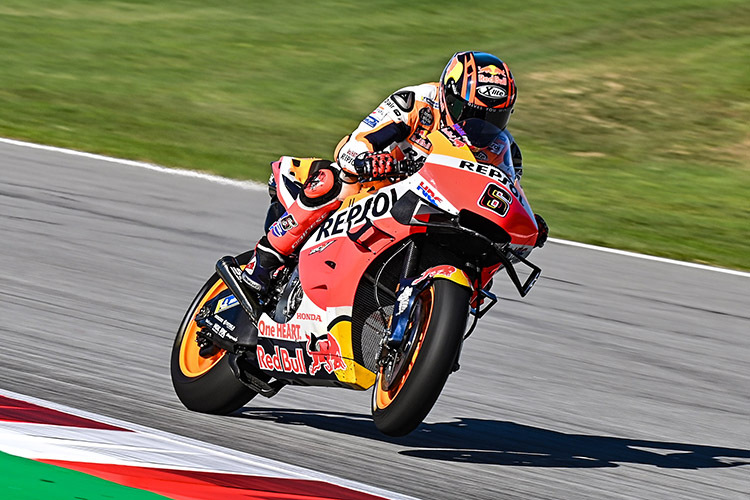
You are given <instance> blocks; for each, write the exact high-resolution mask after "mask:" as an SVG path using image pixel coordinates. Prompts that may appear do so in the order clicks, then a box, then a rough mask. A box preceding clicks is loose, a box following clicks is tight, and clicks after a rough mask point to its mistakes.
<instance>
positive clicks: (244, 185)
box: [0, 137, 750, 278]
mask: <svg viewBox="0 0 750 500" xmlns="http://www.w3.org/2000/svg"><path fill="white" fill-rule="evenodd" d="M0 143H5V144H11V145H13V146H20V147H25V148H32V149H41V150H44V151H52V152H55V153H62V154H66V155H73V156H81V157H84V158H91V159H94V160H101V161H105V162H109V163H119V164H121V165H128V166H131V167H138V168H145V169H147V170H153V171H156V172H161V173H164V174H171V175H180V176H183V177H194V178H196V179H203V180H206V181H209V182H215V183H217V184H224V185H226V186H234V187H238V188H240V189H246V190H248V191H265V190H266V185H265V184H261V183H259V182H252V181H237V180H234V179H228V178H226V177H221V176H218V175H212V174H206V173H203V172H196V171H194V170H183V169H178V168H167V167H161V166H159V165H153V164H151V163H143V162H139V161H133V160H123V159H120V158H112V157H109V156H104V155H98V154H93V153H86V152H83V151H76V150H73V149H65V148H58V147H54V146H45V145H43V144H35V143H33V142H24V141H17V140H15V139H5V138H3V137H0ZM549 241H551V242H553V243H559V244H561V245H568V246H573V247H579V248H586V249H588V250H596V251H599V252H607V253H613V254H616V255H623V256H625V257H635V258H638V259H644V260H651V261H655V262H662V263H664V264H675V265H678V266H684V267H692V268H694V269H703V270H704V271H714V272H718V273H725V274H731V275H734V276H742V277H744V278H750V273H748V272H744V271H737V270H734V269H725V268H722V267H714V266H706V265H703V264H695V263H693V262H685V261H682V260H673V259H665V258H663V257H655V256H653V255H646V254H642V253H636V252H628V251H626V250H618V249H615V248H607V247H600V246H596V245H588V244H586V243H578V242H577V241H569V240H561V239H558V238H550V239H549Z"/></svg>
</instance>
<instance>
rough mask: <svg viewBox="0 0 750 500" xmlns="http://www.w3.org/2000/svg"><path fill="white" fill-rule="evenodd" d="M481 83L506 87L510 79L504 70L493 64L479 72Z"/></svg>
mask: <svg viewBox="0 0 750 500" xmlns="http://www.w3.org/2000/svg"><path fill="white" fill-rule="evenodd" d="M479 83H496V84H498V85H506V84H507V83H508V78H507V75H506V74H505V70H504V69H502V68H498V67H497V66H495V65H494V64H491V65H489V66H485V67H484V68H481V69H480V70H479Z"/></svg>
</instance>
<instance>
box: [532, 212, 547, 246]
mask: <svg viewBox="0 0 750 500" xmlns="http://www.w3.org/2000/svg"><path fill="white" fill-rule="evenodd" d="M534 218H535V219H536V225H537V227H538V228H539V234H538V235H537V237H536V243H534V246H535V247H536V248H542V247H543V246H544V243H545V242H546V241H547V236H549V227H548V226H547V223H546V222H544V219H543V218H542V216H541V215H539V214H534Z"/></svg>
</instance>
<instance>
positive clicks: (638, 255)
mask: <svg viewBox="0 0 750 500" xmlns="http://www.w3.org/2000/svg"><path fill="white" fill-rule="evenodd" d="M549 241H551V242H552V243H559V244H561V245H568V246H572V247H579V248H586V249H588V250H597V251H599V252H606V253H613V254H616V255H624V256H626V257H636V258H638V259H644V260H653V261H655V262H663V263H665V264H676V265H678V266H685V267H692V268H695V269H703V270H705V271H715V272H717V273H726V274H732V275H734V276H742V277H744V278H750V273H746V272H744V271H737V270H735V269H725V268H723V267H714V266H706V265H704V264H695V263H693V262H685V261H682V260H674V259H666V258H664V257H656V256H654V255H646V254H642V253H636V252H628V251H626V250H617V249H616V248H607V247H598V246H596V245H588V244H586V243H578V242H577V241H568V240H560V239H557V238H550V239H549Z"/></svg>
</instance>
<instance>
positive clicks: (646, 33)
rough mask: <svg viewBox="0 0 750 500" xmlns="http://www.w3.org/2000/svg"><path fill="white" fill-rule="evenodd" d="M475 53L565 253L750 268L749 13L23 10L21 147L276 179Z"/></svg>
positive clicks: (17, 70)
mask: <svg viewBox="0 0 750 500" xmlns="http://www.w3.org/2000/svg"><path fill="white" fill-rule="evenodd" d="M459 5H460V6H459ZM465 49H477V50H485V51H488V52H493V53H495V54H497V55H498V56H500V57H501V58H503V59H504V60H506V61H507V62H508V63H509V64H510V66H511V68H512V69H513V72H514V74H515V77H516V80H517V82H518V86H519V100H518V104H517V106H516V113H515V115H514V117H513V119H512V120H511V124H510V129H511V131H512V132H513V133H514V135H515V137H516V139H517V140H518V142H519V144H520V145H521V147H522V149H523V152H524V162H525V165H526V169H525V170H526V174H525V178H524V185H525V188H526V192H527V194H528V195H529V196H530V198H531V200H532V203H533V205H534V207H535V209H536V210H537V211H538V212H540V213H542V214H543V215H544V216H545V218H547V220H548V222H549V223H550V226H551V231H552V235H553V236H557V237H561V238H571V239H575V240H578V241H585V242H590V243H594V244H600V245H605V246H612V247H618V248H624V249H630V250H635V251H641V252H646V253H650V254H654V255H662V256H667V257H674V258H680V259H687V260H693V261H698V262H707V263H713V264H719V265H723V266H728V267H734V268H740V269H750V203H748V201H747V199H748V194H750V165H749V162H750V69H749V68H750V55H749V54H750V3H748V2H747V1H746V0H721V1H718V0H705V1H696V0H663V1H661V2H654V1H653V0H649V1H645V0H629V1H626V2H623V1H615V0H580V1H575V2H574V1H566V0H557V1H551V0H527V1H525V2H474V3H471V6H466V5H463V4H459V3H456V2H448V1H442V0H436V1H431V2H401V1H375V2H367V3H364V2H342V1H332V2H308V1H285V2H263V3H261V2H248V1H223V2H212V1H205V0H202V1H176V0H163V1H160V2H156V1H128V2H125V1H122V2H112V1H105V0H90V1H84V0H56V1H43V0H3V2H2V3H1V4H0V136H5V137H13V138H19V139H26V140H31V141H37V142H42V143H46V144H54V145H59V146H64V147H72V148H77V149H83V150H87V151H93V152H100V153H105V154H110V155H115V156H120V157H126V158H131V159H136V160H146V161H150V162H155V163H159V164H163V165H169V166H176V167H186V168H194V169H199V170H206V171H212V172H216V173H219V174H222V175H227V176H231V177H237V178H253V179H265V178H266V177H267V173H268V163H269V162H270V161H272V160H274V159H276V158H277V157H278V156H279V155H281V154H291V155H300V156H323V157H325V156H330V155H331V152H332V150H333V147H334V146H335V145H336V143H337V142H338V140H339V139H340V138H341V137H342V136H344V135H345V134H347V133H349V132H350V131H351V130H352V129H353V128H354V127H355V126H356V125H357V123H358V121H359V120H360V119H361V118H362V117H363V116H365V115H366V114H367V113H369V112H370V111H371V109H373V108H374V107H375V106H376V105H377V104H378V103H379V102H380V100H381V99H382V98H383V97H385V96H386V95H387V94H388V93H389V92H391V91H393V90H395V89H397V88H399V87H401V86H404V85H408V84H414V83H421V82H424V81H434V80H436V79H437V77H438V75H439V73H440V71H441V70H442V68H443V66H444V64H445V63H446V62H447V59H448V58H449V57H450V55H451V54H452V53H453V52H455V51H456V50H465ZM0 161H1V160H0Z"/></svg>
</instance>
